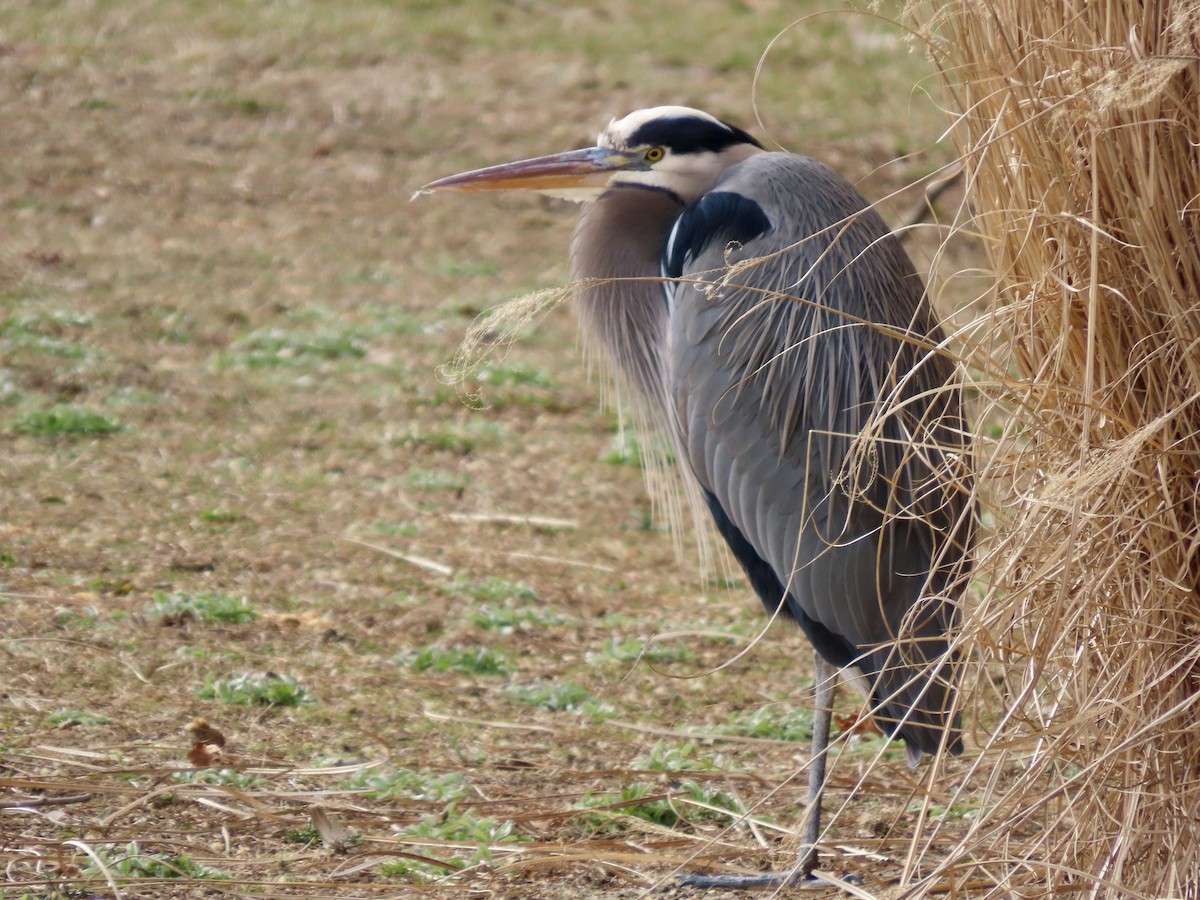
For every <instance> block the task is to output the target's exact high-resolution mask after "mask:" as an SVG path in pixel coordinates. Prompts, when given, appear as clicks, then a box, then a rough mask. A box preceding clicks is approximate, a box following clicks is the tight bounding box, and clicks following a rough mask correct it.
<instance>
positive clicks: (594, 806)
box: [577, 779, 741, 833]
mask: <svg viewBox="0 0 1200 900" xmlns="http://www.w3.org/2000/svg"><path fill="white" fill-rule="evenodd" d="M683 800H690V801H692V803H686V802H681V801H683ZM694 804H700V805H694ZM578 806H579V807H580V808H581V809H584V810H586V812H583V813H582V814H580V816H579V817H578V819H577V821H578V823H579V825H580V826H581V827H583V828H584V829H586V830H587V831H589V832H593V833H594V832H603V833H611V832H618V831H624V830H627V829H628V828H629V826H630V824H631V823H630V822H629V818H630V817H632V818H635V819H641V820H643V821H645V822H650V823H652V824H654V825H661V826H664V827H666V828H678V827H679V826H681V825H684V824H687V823H689V822H712V821H714V820H723V819H729V818H734V817H736V816H738V815H741V809H740V808H739V806H738V804H737V802H736V801H735V800H734V799H733V798H732V797H730V796H729V795H728V794H726V793H725V792H723V791H720V790H717V789H715V788H712V787H707V786H705V785H702V784H700V783H699V782H696V781H693V780H691V779H688V780H685V781H682V782H680V783H679V784H678V785H676V786H674V787H672V788H671V789H670V790H664V789H663V788H661V787H657V788H656V787H654V786H652V785H648V784H645V783H643V782H634V783H632V784H627V785H624V786H623V787H622V788H621V789H620V790H619V791H617V792H615V793H611V792H602V793H596V794H594V793H592V792H590V791H589V792H588V793H587V794H585V795H584V797H583V799H582V800H580V801H579V803H578ZM704 807H717V809H706V808H704Z"/></svg>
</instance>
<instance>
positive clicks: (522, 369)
mask: <svg viewBox="0 0 1200 900" xmlns="http://www.w3.org/2000/svg"><path fill="white" fill-rule="evenodd" d="M475 380H476V381H478V382H479V383H480V384H486V385H488V386H489V387H496V388H515V387H538V388H552V387H554V379H553V378H551V377H550V373H549V372H547V371H546V370H545V369H540V368H538V367H537V366H530V365H526V364H525V363H490V364H488V365H485V366H483V367H481V368H480V369H479V370H478V371H476V372H475Z"/></svg>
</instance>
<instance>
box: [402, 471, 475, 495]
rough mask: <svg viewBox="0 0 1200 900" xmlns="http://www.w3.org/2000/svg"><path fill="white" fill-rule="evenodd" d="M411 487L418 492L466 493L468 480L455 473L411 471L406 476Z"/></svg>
mask: <svg viewBox="0 0 1200 900" xmlns="http://www.w3.org/2000/svg"><path fill="white" fill-rule="evenodd" d="M405 481H406V482H408V485H409V487H412V488H415V489H416V490H418V491H459V492H461V491H464V490H466V487H467V483H468V482H467V479H466V477H465V476H463V475H456V474H454V473H453V472H443V471H439V470H437V469H409V470H408V474H407V475H406V476H405Z"/></svg>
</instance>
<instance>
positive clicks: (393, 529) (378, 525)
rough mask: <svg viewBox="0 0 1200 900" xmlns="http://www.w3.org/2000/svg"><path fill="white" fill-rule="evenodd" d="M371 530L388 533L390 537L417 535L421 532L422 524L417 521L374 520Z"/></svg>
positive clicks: (377, 532)
mask: <svg viewBox="0 0 1200 900" xmlns="http://www.w3.org/2000/svg"><path fill="white" fill-rule="evenodd" d="M371 530H372V531H374V532H375V533H376V534H386V535H387V536H389V537H416V536H417V535H418V534H420V533H421V526H420V525H418V524H417V523H416V522H386V521H380V522H372V523H371Z"/></svg>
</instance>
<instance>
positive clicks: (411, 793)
mask: <svg viewBox="0 0 1200 900" xmlns="http://www.w3.org/2000/svg"><path fill="white" fill-rule="evenodd" d="M343 785H344V787H346V788H347V789H348V790H352V791H362V793H363V795H364V796H366V797H370V798H372V799H376V800H378V799H383V798H386V797H407V798H409V799H411V800H426V801H429V802H431V803H449V802H451V801H453V800H458V799H460V798H462V797H465V796H466V794H467V784H466V782H465V781H463V777H462V775H460V774H458V773H457V772H446V773H444V774H441V775H435V774H434V773H432V772H423V771H418V770H416V769H405V768H393V767H391V766H383V767H379V768H374V769H362V770H360V771H359V772H357V773H356V774H355V775H354V776H353V777H351V778H348V779H347V780H346V781H344V782H343Z"/></svg>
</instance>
